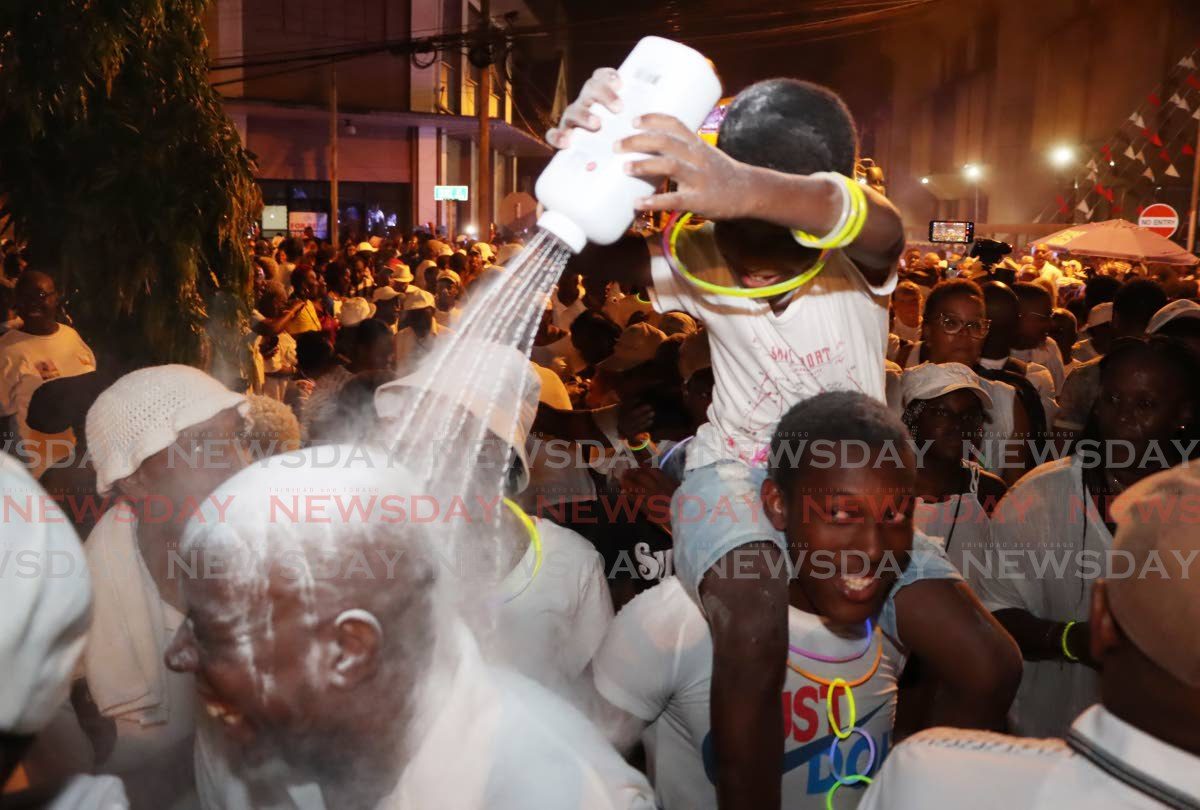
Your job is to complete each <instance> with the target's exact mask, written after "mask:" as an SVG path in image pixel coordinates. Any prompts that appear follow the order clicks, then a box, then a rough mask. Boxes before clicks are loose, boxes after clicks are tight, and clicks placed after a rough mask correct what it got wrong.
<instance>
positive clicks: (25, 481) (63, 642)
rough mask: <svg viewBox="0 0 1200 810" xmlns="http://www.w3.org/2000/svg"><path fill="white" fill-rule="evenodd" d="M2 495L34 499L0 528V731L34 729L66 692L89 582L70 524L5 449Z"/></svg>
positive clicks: (80, 640) (81, 635)
mask: <svg viewBox="0 0 1200 810" xmlns="http://www.w3.org/2000/svg"><path fill="white" fill-rule="evenodd" d="M0 494H3V496H4V497H5V498H7V499H10V502H12V503H19V504H25V503H29V504H32V506H31V508H25V507H24V506H22V508H21V509H15V510H13V511H12V514H11V515H10V517H9V518H8V522H7V525H6V526H5V527H4V531H3V532H0V558H2V559H6V560H9V561H10V563H11V564H9V565H0V661H3V662H4V664H3V667H4V674H3V675H0V683H2V684H3V688H0V733H6V734H34V733H36V732H38V731H40V730H41V729H42V728H43V727H44V726H45V725H46V724H47V723H49V722H50V719H51V717H53V716H54V713H55V712H56V711H57V710H58V708H59V707H60V706H61V705H62V704H63V702H64V701H65V700H66V698H67V689H68V687H69V686H70V682H71V675H72V674H73V673H74V671H75V665H76V663H77V662H78V660H79V656H80V655H81V654H82V653H83V644H84V639H85V637H86V635H87V630H88V625H89V624H90V618H91V605H92V584H91V579H90V578H89V576H88V567H87V560H86V559H85V558H84V555H83V546H81V545H80V544H79V538H78V537H76V535H75V531H74V530H73V529H72V528H71V524H70V523H68V522H67V519H66V517H65V516H64V515H63V514H62V512H61V511H60V510H59V508H58V507H57V506H56V505H55V504H54V502H53V501H51V500H50V496H48V495H47V494H46V492H45V490H43V489H42V488H41V486H39V485H38V483H37V482H36V481H34V480H33V478H32V477H31V476H30V475H29V473H28V472H27V471H26V470H25V468H24V466H22V465H21V464H20V463H19V462H17V461H16V460H15V459H13V458H12V457H11V456H8V455H5V454H3V453H0ZM42 510H45V513H44V514H43V513H42ZM24 515H28V516H29V517H28V519H24V518H23V516H24Z"/></svg>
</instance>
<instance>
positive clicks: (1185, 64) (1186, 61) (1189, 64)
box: [1179, 56, 1196, 70]
mask: <svg viewBox="0 0 1200 810" xmlns="http://www.w3.org/2000/svg"><path fill="white" fill-rule="evenodd" d="M1179 67H1181V68H1187V69H1188V70H1195V69H1196V60H1194V59H1192V57H1190V56H1185V57H1183V58H1182V59H1180V60H1179Z"/></svg>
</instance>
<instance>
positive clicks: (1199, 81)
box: [1187, 74, 1200, 90]
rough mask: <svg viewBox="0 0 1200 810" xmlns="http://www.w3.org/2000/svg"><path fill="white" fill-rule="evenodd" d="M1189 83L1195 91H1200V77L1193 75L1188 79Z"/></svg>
mask: <svg viewBox="0 0 1200 810" xmlns="http://www.w3.org/2000/svg"><path fill="white" fill-rule="evenodd" d="M1187 83H1188V84H1190V85H1191V86H1192V88H1193V89H1195V90H1200V76H1196V75H1194V74H1193V75H1191V76H1188V77H1187Z"/></svg>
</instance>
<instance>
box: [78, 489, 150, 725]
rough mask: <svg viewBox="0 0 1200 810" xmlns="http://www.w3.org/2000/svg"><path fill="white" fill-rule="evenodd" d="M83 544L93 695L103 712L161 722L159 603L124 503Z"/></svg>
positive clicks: (88, 671) (89, 676) (87, 659)
mask: <svg viewBox="0 0 1200 810" xmlns="http://www.w3.org/2000/svg"><path fill="white" fill-rule="evenodd" d="M84 549H85V551H86V552H87V558H88V568H89V569H90V571H91V575H92V588H93V591H94V592H95V603H94V605H93V608H92V629H91V632H90V634H89V636H88V644H87V652H86V653H85V656H84V664H85V668H86V671H85V674H86V677H87V681H88V687H89V689H90V690H91V693H92V699H93V700H95V702H96V706H97V707H98V708H99V710H100V713H101V714H103V715H104V716H105V717H121V716H126V717H128V716H129V715H133V717H129V719H136V720H137V721H139V722H140V723H141V724H142V725H143V726H148V725H155V724H158V723H165V722H167V719H168V713H167V703H166V666H165V664H164V663H163V660H162V656H161V654H160V650H161V639H162V638H163V633H164V629H163V627H164V624H163V620H164V617H163V604H162V599H161V598H160V597H159V594H158V587H157V586H156V585H155V584H154V580H153V578H151V576H150V572H149V571H148V570H147V569H146V564H145V563H144V562H143V561H142V555H141V552H140V551H139V550H138V546H137V519H136V517H135V516H134V515H133V513H132V512H131V511H130V510H129V509H128V508H127V507H124V506H122V505H119V504H118V505H117V506H115V507H113V508H112V509H110V510H109V511H108V512H107V513H106V514H105V515H104V517H103V518H101V519H100V522H99V523H97V524H96V528H94V529H93V530H92V533H91V534H90V535H89V536H88V541H87V543H86V544H85V545H84Z"/></svg>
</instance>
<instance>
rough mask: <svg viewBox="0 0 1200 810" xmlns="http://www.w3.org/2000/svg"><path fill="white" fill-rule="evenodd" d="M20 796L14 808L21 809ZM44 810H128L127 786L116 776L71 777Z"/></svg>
mask: <svg viewBox="0 0 1200 810" xmlns="http://www.w3.org/2000/svg"><path fill="white" fill-rule="evenodd" d="M19 795H20V794H18V795H17V797H14V798H15V799H16V802H15V804H14V806H16V807H21V806H22V805H21V803H20V799H19ZM43 808H44V810H128V808H129V798H128V797H127V796H126V795H125V785H124V783H122V782H121V780H120V779H118V778H116V777H115V776H88V775H86V774H79V775H78V776H73V777H71V779H70V781H68V782H67V783H66V784H65V785H63V787H62V789H61V790H60V791H59V792H58V794H57V795H55V797H54V798H53V799H51V800H50V803H49V804H47V805H44V806H43Z"/></svg>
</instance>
